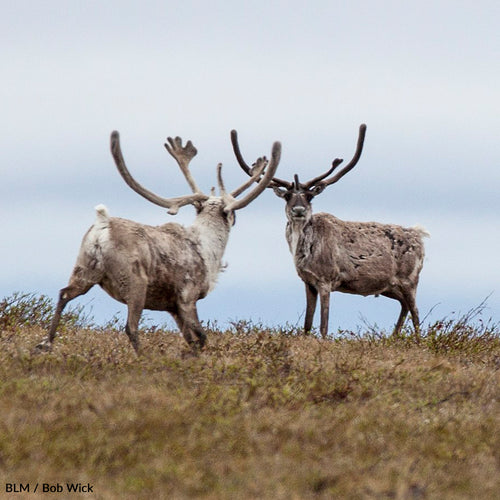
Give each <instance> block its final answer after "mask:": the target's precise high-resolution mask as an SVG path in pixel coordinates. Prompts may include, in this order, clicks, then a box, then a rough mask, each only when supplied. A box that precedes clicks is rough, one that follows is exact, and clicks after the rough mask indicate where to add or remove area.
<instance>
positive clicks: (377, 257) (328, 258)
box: [231, 124, 430, 338]
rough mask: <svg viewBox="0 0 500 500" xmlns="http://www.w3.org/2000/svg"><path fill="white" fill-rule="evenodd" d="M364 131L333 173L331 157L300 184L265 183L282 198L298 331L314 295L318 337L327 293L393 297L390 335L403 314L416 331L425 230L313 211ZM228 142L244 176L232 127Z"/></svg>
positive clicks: (324, 331) (324, 330) (324, 326)
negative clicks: (295, 280)
mask: <svg viewBox="0 0 500 500" xmlns="http://www.w3.org/2000/svg"><path fill="white" fill-rule="evenodd" d="M365 134H366V125H364V124H362V125H361V126H360V128H359V136H358V142H357V147H356V151H355V154H354V156H353V158H352V159H351V161H350V162H349V163H348V164H347V165H345V166H344V167H343V168H342V169H341V170H340V171H337V172H335V173H334V171H335V170H336V169H337V167H338V166H339V165H340V164H341V163H342V162H343V160H341V159H339V158H337V159H335V160H334V161H333V162H332V165H331V167H330V168H329V169H328V170H327V171H326V172H325V173H323V174H321V175H319V176H318V177H315V178H313V179H311V180H309V181H307V182H304V183H302V182H300V181H299V177H298V175H297V174H295V176H294V180H293V182H288V181H284V180H282V179H278V178H277V177H273V179H272V180H271V182H270V183H269V184H267V187H269V188H272V189H273V191H274V193H275V194H276V195H277V196H279V197H280V198H282V199H284V200H285V202H286V208H285V210H286V216H287V225H286V240H287V242H288V246H289V249H290V252H291V254H292V256H293V260H294V263H295V269H296V270H297V274H298V275H299V277H300V278H301V279H302V281H303V282H304V284H305V291H306V312H305V320H304V331H305V332H306V333H309V332H310V331H311V330H312V324H313V317H314V312H315V309H316V303H317V298H318V295H319V298H320V307H321V320H320V333H321V335H322V337H323V338H325V337H327V335H328V320H329V309H330V293H331V292H344V293H350V294H356V295H364V296H367V295H375V296H379V295H383V296H385V297H389V298H391V299H395V300H397V301H399V303H400V305H401V312H400V314H399V317H398V319H397V322H396V325H395V328H394V332H393V333H394V334H395V335H397V334H399V332H400V331H401V328H402V326H403V324H404V322H405V319H406V316H407V314H408V312H410V313H411V319H412V322H413V326H414V329H415V332H416V333H417V334H418V332H419V326H420V321H419V315H418V309H417V305H416V292H417V286H418V281H419V274H420V271H421V269H422V266H423V260H424V244H423V240H422V238H423V237H425V236H430V235H429V233H428V232H427V231H426V230H425V229H424V228H422V227H420V226H414V227H410V228H405V227H402V226H399V225H395V224H382V223H379V222H351V221H344V220H341V219H339V218H337V217H335V216H333V215H331V214H329V213H321V212H320V213H315V214H313V210H312V204H311V202H312V200H313V198H314V197H315V196H318V195H319V194H321V193H322V192H323V191H324V190H325V188H327V187H328V186H330V185H332V184H335V183H336V182H337V181H339V180H340V179H341V178H342V177H343V176H344V175H345V174H347V173H348V172H349V171H350V170H352V169H353V168H354V166H355V165H356V164H357V163H358V161H359V158H360V157H361V152H362V150H363V144H364V139H365ZM231 142H232V145H233V151H234V154H235V156H236V159H237V161H238V163H239V165H240V167H241V168H242V169H243V170H244V171H245V172H246V173H247V174H248V175H250V176H252V175H254V170H255V169H254V168H253V169H251V168H250V167H249V166H248V165H247V163H246V162H245V160H244V159H243V156H242V154H241V151H240V147H239V143H238V134H237V132H236V131H235V130H233V131H231ZM332 174H333V175H332Z"/></svg>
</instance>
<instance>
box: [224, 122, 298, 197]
mask: <svg viewBox="0 0 500 500" xmlns="http://www.w3.org/2000/svg"><path fill="white" fill-rule="evenodd" d="M231 144H232V145H233V151H234V155H235V156H236V159H237V160H238V163H239V165H240V167H241V168H242V169H243V171H244V172H245V173H246V174H247V175H249V176H250V177H251V176H252V175H253V173H252V169H251V168H250V167H249V166H248V165H247V163H246V162H245V160H244V159H243V156H242V154H241V151H240V146H239V143H238V132H236V130H234V129H233V130H231ZM280 147H281V146H280ZM280 154H281V153H280ZM256 182H260V180H257V181H256ZM273 185H274V186H277V187H285V188H287V189H289V188H291V187H292V183H291V182H288V181H284V180H282V179H278V178H277V177H274V178H273V179H271V182H270V183H269V185H268V187H273Z"/></svg>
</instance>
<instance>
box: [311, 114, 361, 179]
mask: <svg viewBox="0 0 500 500" xmlns="http://www.w3.org/2000/svg"><path fill="white" fill-rule="evenodd" d="M365 134H366V125H365V124H364V123H363V124H361V125H360V127H359V135H358V143H357V145H356V152H355V153H354V156H353V157H352V160H351V161H350V162H349V163H348V164H347V165H346V166H345V167H344V168H343V169H342V170H340V171H339V172H337V173H336V174H335V175H334V176H333V177H331V178H330V179H326V180H324V179H325V178H326V177H328V176H329V175H330V174H331V173H332V172H333V171H334V170H335V168H336V167H337V166H338V165H340V163H341V162H342V160H339V159H338V158H337V159H336V160H334V161H333V163H332V168H330V170H329V171H328V172H327V173H326V174H323V175H322V176H319V177H317V178H316V179H313V180H312V181H309V182H307V183H306V186H307V187H308V188H310V187H312V186H313V185H319V184H321V185H322V186H323V187H326V186H329V185H330V184H334V183H335V182H337V181H338V180H340V179H341V178H342V177H344V175H345V174H347V172H349V170H352V169H353V168H354V167H355V166H356V163H358V161H359V158H360V157H361V152H362V151H363V143H364V142H365ZM317 179H319V180H317Z"/></svg>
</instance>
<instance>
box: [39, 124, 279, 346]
mask: <svg viewBox="0 0 500 500" xmlns="http://www.w3.org/2000/svg"><path fill="white" fill-rule="evenodd" d="M165 147H166V149H167V151H168V152H169V153H170V155H171V156H172V157H173V158H174V159H175V160H176V162H177V164H178V165H179V167H180V169H181V172H182V173H183V175H184V177H185V178H186V181H187V183H188V185H189V187H190V188H191V191H192V193H191V194H187V195H184V196H179V197H175V198H163V197H161V196H158V195H157V194H155V193H153V192H152V191H149V190H148V189H146V188H145V187H143V186H142V185H141V184H139V183H138V182H137V181H136V180H135V179H134V178H133V177H132V175H131V174H130V172H129V170H128V168H127V166H126V165H125V160H124V158H123V155H122V152H121V148H120V138H119V134H118V132H116V131H114V132H113V133H112V134H111V153H112V156H113V158H114V161H115V164H116V167H117V169H118V171H119V173H120V174H121V176H122V177H123V179H124V180H125V182H126V183H127V184H128V186H129V187H130V188H131V189H133V190H134V191H135V192H137V193H138V194H139V195H141V196H142V197H144V198H146V199H147V200H148V201H150V202H152V203H154V204H156V205H158V206H160V207H163V208H167V209H168V213H170V214H172V215H175V214H176V213H177V211H178V209H179V208H180V207H183V206H185V205H192V206H193V207H194V208H195V210H196V218H195V220H194V222H193V224H192V225H191V226H189V227H184V226H182V225H180V224H177V223H172V222H170V223H166V224H163V225H160V226H149V225H145V224H141V223H139V222H134V221H131V220H126V219H121V218H117V217H110V215H109V213H108V210H107V208H106V207H105V206H104V205H98V206H97V207H96V212H97V218H96V221H95V223H94V224H93V225H92V226H91V227H90V229H89V230H88V231H87V233H86V234H85V236H84V237H83V241H82V244H81V247H80V251H79V254H78V257H77V260H76V264H75V266H74V268H73V271H72V273H71V277H70V279H69V284H68V286H66V287H65V288H63V289H61V291H60V293H59V300H58V302H57V306H56V310H55V313H54V317H53V319H52V322H51V325H50V328H49V332H48V335H47V337H46V338H44V339H43V340H42V342H41V343H40V344H39V345H38V346H37V348H38V349H40V350H50V349H51V347H52V343H53V341H54V338H55V336H56V330H57V327H58V324H59V321H60V318H61V314H62V312H63V309H64V307H65V306H66V304H67V303H68V302H69V301H71V300H72V299H74V298H76V297H78V296H80V295H83V294H85V293H86V292H88V291H89V290H90V289H91V288H92V287H93V286H94V285H99V286H100V287H101V288H102V289H104V290H105V291H106V292H107V293H108V294H109V295H110V296H111V297H113V298H114V299H116V300H118V301H120V302H122V303H124V304H126V305H127V310H128V312H127V322H126V327H125V331H126V333H127V335H128V338H129V340H130V342H131V344H132V346H133V348H134V349H135V351H136V352H139V338H138V326H139V320H140V316H141V314H142V311H143V309H150V310H158V311H167V312H169V313H170V314H171V315H172V317H173V318H174V320H175V322H176V324H177V326H178V327H179V330H180V332H181V333H182V336H183V337H184V339H185V340H186V342H187V343H188V344H189V345H190V346H191V347H192V348H193V349H194V350H197V349H199V348H202V347H203V346H204V344H205V341H206V334H205V332H204V330H203V328H202V326H201V324H200V321H199V318H198V313H197V309H196V302H197V301H198V300H200V299H203V298H204V297H205V296H206V295H207V294H208V293H209V292H210V291H211V290H212V289H213V288H214V287H215V285H216V282H217V276H218V274H219V272H220V271H221V268H222V263H221V260H222V257H223V254H224V250H225V248H226V244H227V241H228V238H229V233H230V230H231V228H232V226H233V225H234V221H235V211H236V210H240V209H242V208H244V207H246V206H247V205H248V204H249V203H250V202H252V201H253V200H254V199H255V198H257V196H259V194H261V193H262V191H264V189H265V188H266V186H267V185H268V184H269V182H271V180H272V178H273V176H274V174H275V172H276V168H277V167H278V164H279V161H280V155H281V144H280V143H279V142H275V143H274V144H273V146H272V151H271V157H270V160H269V161H268V160H267V159H266V158H265V157H262V158H258V159H257V161H256V162H255V164H254V170H255V172H254V174H253V175H252V176H251V178H250V179H249V180H247V181H246V182H245V183H244V184H242V185H241V186H239V187H238V188H236V189H235V190H233V191H232V192H230V193H228V192H227V191H226V189H225V186H224V182H223V179H222V165H221V164H220V163H219V164H218V165H217V180H218V187H219V191H220V195H219V196H216V195H215V190H214V188H212V192H211V194H210V195H207V194H205V193H203V192H202V191H201V189H200V188H199V187H198V185H197V184H196V182H195V180H194V178H193V176H192V174H191V172H190V170H189V163H190V162H191V160H192V159H193V158H194V156H195V155H196V154H197V150H196V148H195V147H194V146H193V144H192V142H191V141H188V142H187V143H186V144H185V145H183V143H182V139H181V138H180V137H176V138H171V137H169V138H168V139H167V143H165ZM256 181H258V183H257V184H256V185H255V186H254V187H253V189H252V190H250V191H249V192H248V193H247V194H246V195H244V196H242V197H239V196H240V195H242V193H243V192H244V191H245V190H247V189H248V188H250V187H251V186H252V184H253V183H254V182H256ZM238 197H239V198H238Z"/></svg>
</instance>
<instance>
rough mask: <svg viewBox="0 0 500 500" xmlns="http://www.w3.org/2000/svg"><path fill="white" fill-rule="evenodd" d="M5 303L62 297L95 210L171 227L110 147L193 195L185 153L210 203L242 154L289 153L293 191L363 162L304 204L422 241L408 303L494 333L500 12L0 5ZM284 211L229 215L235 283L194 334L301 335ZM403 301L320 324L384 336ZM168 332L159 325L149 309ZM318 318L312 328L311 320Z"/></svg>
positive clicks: (219, 295) (342, 312)
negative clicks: (176, 150) (170, 140)
mask: <svg viewBox="0 0 500 500" xmlns="http://www.w3.org/2000/svg"><path fill="white" fill-rule="evenodd" d="M1 6H2V9H1V11H2V16H1V17H0V39H1V42H2V43H1V45H2V53H1V56H0V61H1V64H2V79H1V80H0V99H1V102H2V113H1V118H0V119H1V121H2V124H3V126H2V134H1V136H0V141H1V148H0V159H1V160H0V171H1V176H2V180H1V184H0V186H1V187H0V213H1V214H2V218H1V220H2V234H3V237H2V243H1V245H0V296H2V297H3V296H5V295H10V294H11V293H12V292H13V291H16V290H21V291H26V292H37V293H44V294H47V295H49V296H51V297H54V298H56V297H57V292H58V290H59V288H61V287H63V286H65V284H66V282H67V279H68V277H69V274H70V271H71V268H72V266H73V263H74V260H75V258H76V254H77V251H78V247H79V244H80V240H81V237H82V236H83V234H84V232H85V231H86V229H87V228H88V227H89V226H90V225H91V224H92V222H93V220H94V209H93V207H94V206H95V205H97V204H98V203H104V204H105V205H107V207H108V209H109V211H110V213H111V214H112V215H116V216H120V217H126V218H131V219H134V220H137V221H140V222H144V223H148V224H160V223H162V222H164V221H167V220H168V221H173V220H178V221H179V222H182V223H184V224H189V223H190V222H191V221H192V219H193V216H194V212H193V210H192V209H191V208H184V209H182V210H181V213H180V214H179V215H178V216H176V217H175V218H173V217H171V216H169V215H167V214H166V212H165V211H164V210H162V209H160V208H158V207H156V206H153V205H151V204H149V203H148V202H147V201H145V200H144V199H142V198H140V197H139V196H138V195H137V194H135V193H134V192H132V191H131V190H130V189H129V188H128V187H127V186H126V185H125V184H124V182H123V181H122V180H121V178H120V177H119V175H118V174H117V172H116V170H115V167H114V164H113V161H112V158H111V155H110V153H109V134H110V132H111V131H112V130H113V129H117V130H119V131H120V133H121V138H122V147H123V150H124V154H125V158H126V160H127V162H128V164H129V167H130V169H131V170H132V172H133V173H134V175H135V176H136V177H137V178H138V179H140V180H141V181H142V182H143V184H145V185H147V186H148V187H150V188H151V189H152V190H154V191H156V192H158V193H159V194H161V195H163V196H167V197H169V196H174V195H180V194H184V193H186V192H187V185H186V183H185V181H184V179H183V177H182V175H181V174H180V173H179V171H178V169H177V167H176V165H175V163H174V162H173V161H172V160H171V158H170V157H169V156H168V155H167V153H166V152H165V150H164V148H163V142H164V140H165V138H166V137H167V136H168V135H180V136H182V137H183V138H185V139H191V140H192V141H193V142H194V144H195V145H196V147H197V148H198V151H199V153H198V157H197V158H196V160H194V161H193V163H192V172H193V175H194V176H195V178H196V179H197V182H198V183H199V184H200V185H201V186H203V188H205V189H207V190H208V189H209V188H210V186H211V185H213V184H214V183H215V166H216V164H217V163H218V162H219V161H221V162H223V164H224V174H225V178H226V184H227V185H229V186H236V185H238V184H239V183H241V182H243V180H244V179H245V176H244V174H243V173H242V172H240V170H239V168H238V167H237V164H236V161H235V160H234V158H233V154H232V150H231V145H230V141H229V131H230V130H231V129H232V128H236V129H237V130H238V131H239V135H240V142H241V146H242V149H243V151H244V154H245V156H246V157H247V158H248V160H249V161H250V160H253V159H254V158H256V157H257V156H260V155H262V154H269V152H270V148H271V144H272V142H273V141H274V140H280V141H281V142H282V144H283V154H282V161H281V165H280V167H279V170H278V176H279V177H281V178H290V179H291V178H292V176H293V174H294V173H298V174H299V175H300V177H301V179H306V178H308V177H313V176H315V175H317V174H318V173H320V172H322V171H324V170H326V169H327V168H328V166H329V164H330V162H331V160H332V159H333V158H335V157H338V156H339V157H344V158H348V157H350V155H351V154H352V152H353V150H354V147H355V142H356V138H357V130H358V126H359V124H360V123H362V122H365V123H366V124H367V125H368V130H367V136H366V141H365V150H364V153H363V156H362V159H361V160H360V163H359V164H358V166H357V167H356V168H355V170H353V171H352V172H351V173H349V174H348V176H346V177H345V178H344V179H342V181H341V182H339V183H338V184H336V185H335V186H332V187H331V188H329V189H328V190H326V191H325V192H324V193H323V194H322V195H321V196H320V197H318V198H317V199H316V200H315V204H314V208H315V210H317V211H319V210H322V211H328V212H331V213H334V214H335V215H337V216H338V217H341V218H344V219H347V220H377V221H381V222H391V223H399V224H402V225H413V224H416V223H419V224H421V225H424V226H425V227H427V228H428V230H429V231H430V232H431V234H432V238H431V239H430V240H426V248H427V257H426V261H425V264H424V269H423V271H422V274H421V284H420V288H419V295H418V304H419V307H420V310H421V316H422V317H424V316H426V314H428V313H429V311H430V310H431V309H432V308H433V307H434V306H435V307H434V310H433V312H432V313H431V315H430V316H429V318H430V319H433V318H434V319H435V318H438V317H443V316H446V315H449V314H451V313H452V312H456V311H462V312H465V311H467V310H468V309H470V308H472V307H474V306H476V305H478V304H479V303H480V302H481V301H482V300H483V299H484V298H486V296H488V295H489V294H492V295H491V297H490V298H489V299H488V309H487V311H486V314H487V315H491V316H493V317H494V318H495V319H496V320H500V286H499V283H500V263H499V261H498V255H499V253H500V231H499V214H500V201H499V195H498V193H499V188H500V161H499V160H500V153H499V136H500V99H499V91H498V89H499V88H500V65H499V63H498V62H499V60H500V40H499V35H498V26H499V24H500V8H499V6H498V2H494V1H479V2H467V1H456V0H455V1H447V0H444V1H432V2H431V1H424V2H422V1H419V2H398V1H374V2H368V1H349V2H340V1H338V2H335V1H331V0H330V1H316V2H305V1H303V2H301V1H286V2H285V1H269V0H266V1H265V2H264V1H260V0H258V1H254V2H251V3H249V2H220V1H219V2H217V1H215V2H210V3H207V2H201V1H192V0H191V1H184V2H170V1H149V2H148V1H146V2H144V1H141V2H132V1H123V0H122V1H120V2H118V1H115V0H110V1H108V2H104V3H103V2H97V1H86V2H77V1H67V0H65V1H51V2H39V1H24V2H23V1H20V2H5V1H4V2H2V3H1ZM284 226H285V215H284V207H283V202H282V200H280V199H278V198H276V197H275V196H274V195H273V193H272V192H271V191H270V190H268V191H267V192H265V193H264V194H263V195H262V196H261V197H260V198H258V199H257V200H256V201H255V202H254V203H252V204H251V205H250V206H249V207H247V208H246V209H245V210H243V211H241V213H238V217H237V224H236V227H235V228H234V230H233V232H232V234H231V237H230V241H229V245H228V248H227V252H226V256H225V260H226V261H227V262H228V263H229V267H228V269H227V272H225V273H223V274H222V275H221V277H220V280H219V284H218V286H217V288H216V289H215V290H214V291H213V292H212V294H211V295H210V296H209V297H208V298H207V299H205V300H203V301H200V302H199V311H200V316H201V318H202V319H203V320H214V319H216V320H218V321H219V322H220V323H222V324H224V323H225V322H227V321H228V320H229V321H231V320H236V319H252V320H253V321H255V322H263V323H264V324H270V325H276V324H283V323H285V322H289V323H291V324H295V323H299V324H301V323H302V320H303V314H304V309H305V298H304V293H303V285H302V282H301V281H300V280H299V278H298V277H297V276H296V273H295V269H294V266H293V263H292V258H291V256H290V255H289V253H288V248H287V245H286V242H285V238H284ZM80 303H83V304H89V307H92V309H93V312H94V314H95V315H96V317H97V318H98V319H99V320H104V319H106V318H107V317H110V316H112V315H113V314H114V313H115V312H118V311H124V306H122V305H120V304H118V303H117V302H115V301H113V300H112V299H110V298H109V297H107V296H106V294H105V293H104V292H102V291H101V290H98V289H95V291H93V292H91V293H89V294H88V295H87V296H85V297H83V298H82V299H81V300H80ZM398 310H399V305H398V304H397V303H396V302H394V301H391V300H389V299H385V298H378V299H374V298H361V297H355V296H350V295H341V294H334V295H333V296H332V305H331V315H330V329H331V331H336V330H337V328H339V327H341V328H354V327H356V325H359V324H361V319H360V318H361V317H365V318H366V320H367V321H368V322H369V323H375V322H376V323H378V324H379V325H381V326H382V327H384V328H387V329H390V328H391V326H392V324H393V322H394V321H395V320H396V317H397V314H398ZM150 316H151V317H153V318H155V319H156V318H158V321H159V322H163V318H165V321H166V315H165V316H162V315H156V314H155V315H150ZM317 323H318V319H316V321H315V324H317Z"/></svg>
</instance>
